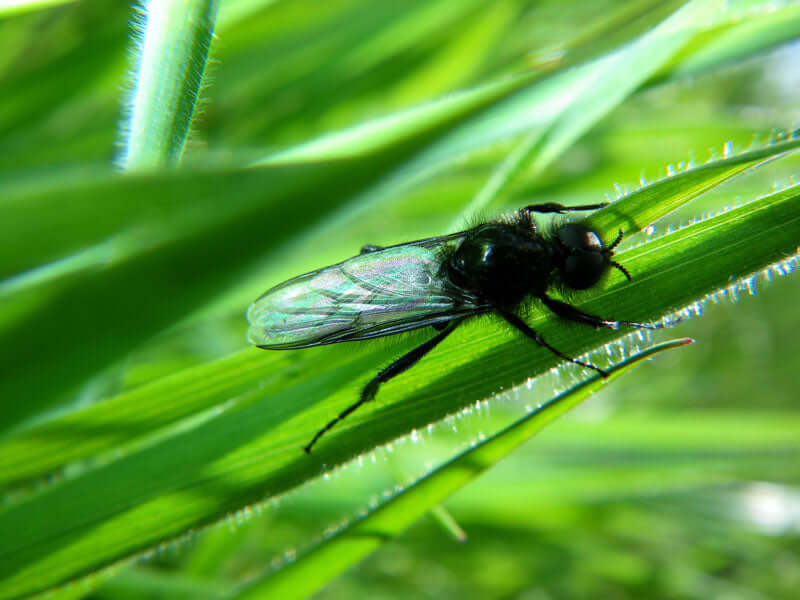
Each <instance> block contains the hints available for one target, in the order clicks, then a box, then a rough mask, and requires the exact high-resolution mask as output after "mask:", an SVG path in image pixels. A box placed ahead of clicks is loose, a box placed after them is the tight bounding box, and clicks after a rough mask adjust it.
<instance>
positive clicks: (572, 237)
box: [558, 223, 604, 251]
mask: <svg viewBox="0 0 800 600" xmlns="http://www.w3.org/2000/svg"><path fill="white" fill-rule="evenodd" d="M558 239H559V240H560V241H561V243H562V244H564V245H565V246H566V247H567V248H569V249H570V250H596V251H602V250H603V248H604V246H603V242H602V240H601V239H600V236H598V235H597V234H596V233H595V232H594V231H592V230H591V229H589V228H587V227H584V226H583V225H576V224H572V223H568V224H567V225H564V226H563V227H561V228H560V229H559V230H558Z"/></svg>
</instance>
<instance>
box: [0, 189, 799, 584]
mask: <svg viewBox="0 0 800 600" xmlns="http://www.w3.org/2000/svg"><path fill="white" fill-rule="evenodd" d="M799 202H800V192H799V191H798V188H797V187H793V188H787V189H785V190H783V191H781V192H776V193H773V194H770V195H768V196H765V197H763V198H760V199H758V200H755V201H753V202H750V203H749V204H746V205H744V206H741V207H739V208H737V209H733V210H730V211H728V212H726V213H723V214H721V215H718V216H716V217H714V218H711V219H709V220H707V221H703V222H701V223H697V224H695V225H693V226H690V227H686V228H684V229H681V230H678V231H676V232H673V233H671V234H669V235H666V236H664V237H663V238H660V239H658V240H655V241H653V242H651V243H649V244H646V245H643V246H640V247H638V248H634V249H632V250H629V251H626V252H623V253H620V254H619V255H618V260H619V261H620V262H622V263H623V264H624V265H625V266H626V268H627V269H628V270H629V271H630V273H631V275H632V276H633V281H632V282H630V283H628V282H626V281H625V280H624V278H623V276H622V275H621V274H614V275H612V277H611V279H610V280H609V284H608V286H607V287H605V288H604V289H599V290H598V291H597V292H596V293H592V294H591V295H590V294H587V297H586V299H585V301H583V302H580V303H579V306H581V307H582V308H584V309H586V310H588V311H590V312H593V313H596V314H603V315H606V314H608V315H613V316H619V315H621V316H625V317H626V318H633V319H635V320H639V321H646V320H650V319H658V318H660V317H661V316H663V315H664V314H665V313H668V312H669V311H671V310H675V309H678V308H680V307H682V306H686V305H687V304H689V303H691V302H693V301H695V300H696V299H697V298H699V297H702V296H703V295H704V294H707V293H711V292H714V291H715V290H718V289H720V288H722V287H726V286H728V285H729V284H730V280H731V278H736V277H741V276H745V275H748V274H749V273H752V272H754V271H757V270H759V269H762V268H764V267H766V266H767V265H770V264H771V263H773V262H775V261H779V260H783V259H784V258H785V257H786V256H793V255H794V253H795V252H796V249H797V239H798V238H800V216H798V215H800V213H799V212H798V210H797V206H798V203H799ZM529 322H530V323H531V325H532V326H533V327H535V328H536V329H537V330H538V331H540V332H541V333H542V335H544V336H545V337H546V339H548V341H551V343H552V344H554V345H555V346H556V347H558V348H559V349H562V351H564V352H566V353H569V354H570V355H573V356H576V355H579V354H581V353H582V352H585V351H586V350H588V349H591V348H596V347H598V346H600V345H602V344H604V343H607V342H608V341H610V340H612V339H614V338H615V337H618V336H620V335H622V334H623V333H624V332H620V331H617V332H614V331H600V332H591V331H580V332H578V331H574V330H572V329H566V328H564V327H563V326H562V325H561V324H560V323H559V322H557V321H556V320H555V319H553V318H551V317H548V316H546V315H544V314H541V313H538V314H535V315H531V317H530V318H529ZM409 343H410V342H409V341H406V342H404V343H400V344H398V348H384V349H382V350H381V351H379V352H377V351H375V348H374V347H373V348H366V349H362V348H357V349H356V348H354V349H353V352H349V351H348V352H345V353H343V352H338V351H337V348H327V349H319V350H314V351H313V352H308V353H306V354H307V355H308V356H307V357H306V358H303V357H302V355H298V356H292V357H287V358H286V360H291V363H290V366H289V365H287V364H286V363H282V362H277V363H275V365H274V366H275V367H276V369H275V370H274V371H272V370H270V369H269V368H268V367H267V361H269V360H271V357H270V355H269V354H267V353H264V358H263V360H264V361H265V371H264V381H265V383H266V387H265V389H264V390H259V389H257V388H256V389H253V390H251V391H250V392H248V393H247V395H246V396H245V399H246V401H245V402H243V403H242V404H241V406H238V407H237V406H236V405H235V404H234V405H233V406H232V407H230V408H229V409H228V410H226V411H224V412H222V413H221V414H219V415H217V416H215V417H214V418H212V419H210V420H204V421H202V422H201V423H199V424H198V425H197V426H196V427H193V428H189V429H186V430H182V429H181V430H177V431H175V432H169V433H171V435H169V436H167V437H165V438H164V439H156V440H154V441H153V443H152V444H149V445H147V446H145V447H143V448H139V449H136V448H133V449H131V451H130V452H129V453H127V454H125V455H124V456H122V457H120V458H118V459H116V460H113V461H112V462H109V463H107V464H104V465H101V466H99V467H98V468H95V469H88V470H86V471H84V472H82V473H80V474H79V475H78V476H76V477H75V478H70V479H68V480H67V481H64V482H62V483H60V484H58V485H55V486H52V487H49V488H47V489H44V490H42V491H41V492H39V493H37V494H34V495H30V496H22V497H20V498H19V501H18V502H16V503H14V504H11V505H9V506H6V507H5V508H4V509H3V510H2V512H0V580H1V581H2V583H1V584H0V597H3V598H5V597H9V596H14V595H17V594H23V593H32V592H34V591H36V590H43V589H47V588H49V587H51V586H52V585H55V584H57V583H59V582H64V581H67V580H69V579H72V578H74V577H76V576H78V575H79V574H81V573H84V572H87V571H92V570H96V569H98V568H102V567H103V566H106V565H108V564H111V563H113V562H115V561H117V560H120V559H122V558H125V557H127V556H131V555H132V554H135V553H136V552H139V551H143V550H145V549H146V548H149V547H151V546H153V545H154V544H156V543H158V542H159V541H161V540H164V539H167V538H170V537H173V536H177V535H179V534H181V533H182V532H184V531H186V530H187V529H189V528H193V527H197V526H200V525H202V524H205V523H210V522H213V521H215V520H217V519H219V518H221V517H222V516H223V515H225V514H226V513H227V512H228V511H230V510H232V509H235V508H238V507H241V506H245V505H248V504H252V503H255V502H260V501H262V500H263V499H264V498H265V497H271V496H274V495H278V494H281V493H282V492H284V491H286V490H288V489H291V488H293V487H296V486H297V485H300V484H301V483H303V482H304V481H307V480H309V479H312V478H314V477H316V476H318V475H319V473H320V470H321V468H323V465H335V464H339V463H341V462H342V461H344V460H347V459H348V458H350V457H352V456H353V455H355V454H357V453H360V452H364V451H366V450H368V449H370V448H373V447H374V446H375V445H376V444H380V443H383V442H386V441H389V440H392V439H394V438H396V437H397V436H400V435H402V434H404V433H407V432H408V431H410V430H411V429H413V428H415V427H422V426H425V425H427V424H428V423H431V422H433V421H436V420H439V419H441V418H443V417H444V416H446V415H447V414H451V413H453V412H455V411H457V410H459V409H460V408H462V407H463V406H465V405H467V404H470V403H471V402H473V401H475V400H476V399H483V398H487V397H489V396H490V395H491V394H492V393H494V392H496V391H497V390H498V389H500V388H503V387H509V386H512V385H513V384H515V383H519V382H520V381H523V380H525V379H526V378H527V377H529V376H531V375H535V374H538V373H543V372H544V371H546V370H548V369H550V368H552V367H553V366H554V365H555V362H556V361H555V359H554V357H553V356H552V355H551V354H550V353H546V352H541V351H540V350H539V349H537V348H535V347H533V346H532V345H531V344H529V343H528V342H527V341H526V340H524V339H520V337H518V336H514V335H510V334H509V332H508V331H507V330H506V329H505V328H503V327H500V326H497V325H492V324H491V323H485V324H483V325H481V324H476V325H472V326H467V327H465V330H464V332H463V333H459V332H456V333H455V334H453V340H452V342H450V341H448V342H446V343H445V344H444V345H443V346H442V348H441V349H437V352H436V353H435V354H433V355H431V356H430V357H429V358H428V359H426V360H425V361H422V363H420V364H419V365H418V366H417V368H416V369H415V370H413V371H412V372H410V373H409V374H407V376H406V377H405V378H404V380H403V385H397V386H392V385H387V386H386V389H385V390H381V398H380V401H379V402H377V403H376V404H375V405H372V406H368V407H367V406H365V407H364V408H363V409H362V411H359V412H358V413H357V414H355V415H353V416H352V417H351V418H350V419H348V421H347V422H345V423H344V424H342V426H341V427H340V428H339V429H338V430H337V431H335V432H332V433H331V435H330V436H329V438H328V439H326V440H323V442H321V444H320V445H319V446H318V447H317V448H316V449H315V451H314V453H313V454H312V455H311V456H310V457H309V456H307V455H305V454H304V453H303V452H302V446H303V445H304V444H305V443H307V442H308V440H309V439H310V438H311V436H312V435H313V434H314V433H315V432H316V431H317V430H318V429H319V427H320V423H324V422H326V420H327V419H329V418H330V415H331V414H337V413H338V412H339V411H340V410H341V409H342V408H343V407H344V406H347V405H349V404H350V403H351V402H352V398H354V397H355V396H356V394H357V392H358V390H359V388H360V387H361V386H362V385H363V384H364V382H365V380H366V379H367V378H369V377H371V375H372V372H374V370H375V369H377V368H379V366H380V365H381V364H383V363H385V362H386V361H388V359H389V358H390V357H391V356H395V355H397V354H398V353H399V352H400V349H401V347H403V346H408V344H409ZM368 350H370V351H368ZM252 352H254V353H258V352H259V351H258V350H255V349H254V350H252ZM243 356H244V355H243ZM234 364H235V363H227V364H226V365H225V367H226V368H227V369H231V368H233V365H234ZM210 368H211V367H210ZM211 372H212V371H209V374H210V373H211ZM489 372H490V373H491V374H492V375H491V377H487V376H486V374H487V373H489ZM197 375H198V376H202V375H201V374H200V373H199V372H198V373H197ZM230 384H233V385H236V386H237V387H238V382H236V378H235V377H233V378H232V379H231V380H230V381H229V383H228V385H230ZM176 392H177V390H176ZM218 394H219V395H218V398H219V399H220V400H223V399H226V398H230V395H228V394H226V390H225V385H224V381H223V386H222V387H220V389H219V391H218ZM159 400H160V401H161V402H165V403H166V402H169V399H168V397H161V398H160V399H159ZM131 414H132V413H131ZM119 425H120V426H121V427H122V426H123V424H122V423H120V424H119ZM64 433H65V434H67V433H68V431H66V430H65V431H64ZM72 439H74V438H70V440H69V441H72ZM65 441H66V438H65ZM120 481H124V482H125V485H124V486H120V485H118V482H120ZM20 523H25V524H26V526H25V527H24V528H20V527H19V524H20Z"/></svg>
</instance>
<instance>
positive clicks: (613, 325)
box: [539, 294, 665, 329]
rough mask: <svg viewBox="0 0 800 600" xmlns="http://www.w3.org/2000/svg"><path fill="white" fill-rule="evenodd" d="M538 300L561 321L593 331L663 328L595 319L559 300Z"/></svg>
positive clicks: (546, 298)
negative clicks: (623, 327)
mask: <svg viewBox="0 0 800 600" xmlns="http://www.w3.org/2000/svg"><path fill="white" fill-rule="evenodd" d="M539 300H541V301H542V304H544V305H545V306H546V307H547V308H549V309H550V310H551V311H552V312H553V313H555V314H556V315H557V316H559V317H561V318H562V319H566V320H567V321H573V322H574V323H583V324H584V325H591V326H592V327H594V328H595V329H600V328H601V327H608V328H609V329H619V328H620V327H621V326H623V325H624V326H626V327H635V328H637V329H662V328H663V327H665V325H663V324H652V323H635V322H633V321H612V320H610V319H603V318H601V317H596V316H595V315H590V314H589V313H585V312H583V311H582V310H580V309H577V308H575V307H574V306H572V305H571V304H567V303H566V302H562V301H561V300H556V299H555V298H551V297H550V296H548V295H546V294H544V295H542V296H539Z"/></svg>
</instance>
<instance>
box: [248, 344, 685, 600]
mask: <svg viewBox="0 0 800 600" xmlns="http://www.w3.org/2000/svg"><path fill="white" fill-rule="evenodd" d="M691 342H692V340H688V339H682V340H673V341H671V342H665V343H663V344H658V345H655V346H653V347H651V348H648V349H647V350H645V351H644V352H640V353H638V354H635V355H634V356H632V357H630V358H628V359H627V360H625V361H623V362H621V363H619V364H617V365H614V366H613V367H612V368H611V369H609V375H610V376H609V378H608V380H606V381H604V380H603V379H602V378H601V377H600V376H599V375H597V374H595V375H594V376H592V377H590V378H589V379H587V380H586V381H584V382H582V383H580V384H578V385H576V386H574V387H572V388H571V389H569V390H567V391H566V392H564V393H562V394H559V395H558V396H556V397H555V398H553V399H552V400H550V401H548V402H545V403H544V404H542V405H541V406H540V407H539V408H537V409H536V410H534V411H533V412H531V413H529V414H528V415H526V416H525V417H523V418H522V419H520V420H519V421H517V422H516V423H513V424H512V425H510V426H508V427H506V428H505V429H503V430H502V431H500V432H498V433H496V434H494V435H492V436H491V437H489V438H488V439H486V440H483V441H481V442H480V443H478V444H477V445H476V446H475V447H473V448H470V449H469V450H466V451H464V452H462V453H461V454H460V455H458V456H456V457H454V458H453V459H451V460H449V461H448V462H447V463H445V464H444V465H442V466H441V467H438V468H437V469H436V470H434V471H432V472H431V473H429V474H428V475H425V476H424V477H422V478H421V479H419V480H417V481H416V482H414V483H413V484H411V485H410V486H408V487H406V488H405V489H403V490H402V491H400V492H398V493H397V494H395V495H394V496H393V497H392V498H390V499H389V500H387V501H386V502H384V503H383V504H381V505H380V506H378V507H377V508H375V509H372V510H371V511H370V512H369V513H368V514H367V515H365V516H364V517H362V518H359V519H358V520H357V521H355V522H353V523H351V524H350V525H348V526H347V527H345V528H344V529H342V530H340V531H338V532H337V533H336V534H334V535H333V536H331V537H329V538H328V539H326V540H325V541H324V542H322V543H320V544H319V545H317V546H315V547H314V548H312V549H311V550H309V551H308V552H307V553H302V554H301V555H300V556H299V558H298V559H297V561H296V562H292V563H290V564H287V565H285V566H284V567H283V568H281V569H280V570H278V571H277V572H276V573H273V574H271V575H269V576H267V577H266V578H264V579H263V580H261V581H257V582H254V583H252V584H249V585H248V586H247V588H246V589H245V590H243V591H242V593H241V594H237V595H236V596H235V598H236V599H237V600H255V599H256V598H278V597H279V598H306V597H308V596H310V595H311V594H313V593H314V592H316V591H317V590H319V589H321V588H322V587H323V586H325V585H326V584H327V583H329V582H330V581H331V580H332V579H334V578H335V577H337V576H338V575H340V574H341V573H342V572H344V571H345V570H346V569H348V568H349V567H351V566H353V565H354V564H356V563H357V562H359V561H361V560H362V559H363V558H365V557H366V556H367V555H368V554H370V553H372V552H374V551H375V550H377V549H378V548H379V547H380V546H381V545H383V544H385V543H386V542H389V541H391V540H392V539H394V538H395V537H397V535H399V534H400V533H401V532H402V531H404V530H405V529H406V528H407V527H409V526H410V525H411V524H413V523H414V522H415V521H417V520H418V519H419V518H421V517H422V516H423V515H425V514H426V513H427V512H428V511H430V510H433V509H434V508H435V507H436V506H437V505H438V504H439V503H441V502H443V501H444V500H446V499H447V498H448V497H449V496H450V495H451V494H453V493H454V492H456V491H457V490H458V489H460V488H461V487H463V486H464V485H466V484H467V483H469V482H470V481H472V480H473V479H475V478H477V477H478V476H480V475H481V474H482V473H483V472H484V471H486V470H487V469H489V468H490V467H492V466H493V465H494V464H496V463H497V462H499V461H500V460H502V459H503V458H505V457H506V456H507V455H508V454H510V453H511V452H512V451H514V450H515V449H516V448H517V447H518V446H520V445H521V444H522V443H524V442H526V441H527V440H529V439H530V438H531V437H533V436H534V435H536V434H537V433H538V432H539V431H540V430H542V429H543V428H544V427H546V426H547V425H548V424H549V423H551V422H552V421H553V420H555V419H557V418H558V417H559V416H561V415H562V414H564V413H565V412H567V411H568V410H570V409H572V408H574V407H575V406H577V405H579V404H580V403H581V402H583V401H584V400H586V399H587V398H588V397H589V396H591V395H592V394H593V393H594V392H596V391H598V390H600V389H601V388H603V387H605V386H606V385H608V384H609V383H611V382H612V381H614V380H615V379H618V378H619V377H620V376H622V375H624V374H625V373H627V372H628V371H630V370H632V369H633V368H634V367H636V366H637V365H639V364H640V363H641V362H642V361H644V360H647V359H648V358H651V357H653V356H655V355H657V354H659V353H661V352H664V351H665V350H670V349H672V348H678V347H680V346H685V345H686V344H689V343H691Z"/></svg>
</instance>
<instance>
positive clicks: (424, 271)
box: [247, 203, 654, 452]
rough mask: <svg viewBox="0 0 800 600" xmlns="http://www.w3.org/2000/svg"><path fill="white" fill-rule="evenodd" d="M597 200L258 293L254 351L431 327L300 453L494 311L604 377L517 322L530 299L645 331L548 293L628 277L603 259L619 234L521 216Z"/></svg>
mask: <svg viewBox="0 0 800 600" xmlns="http://www.w3.org/2000/svg"><path fill="white" fill-rule="evenodd" d="M603 206H605V205H604V204H594V205H588V206H572V207H567V206H562V205H560V204H555V203H547V204H535V205H532V206H527V207H525V208H523V209H521V210H519V211H518V212H517V213H516V214H515V215H514V216H513V217H509V218H505V219H502V220H498V221H495V222H491V223H485V224H482V225H477V226H476V227H472V228H471V229H467V230H466V231H462V232H460V233H455V234H452V235H446V236H441V237H435V238H428V239H424V240H418V241H414V242H408V243H406V244H399V245H396V246H388V247H386V248H381V247H377V246H365V247H364V248H363V249H362V251H361V254H360V255H358V256H355V257H353V258H350V259H348V260H346V261H344V262H341V263H339V264H337V265H333V266H331V267H326V268H324V269H320V270H319V271H313V272H311V273H306V274H305V275H300V276H299V277H295V278H294V279H290V280H289V281H286V282H284V283H282V284H280V285H278V286H276V287H274V288H272V289H271V290H269V291H267V292H266V293H265V294H263V295H262V296H261V297H260V298H259V299H258V300H256V301H255V302H254V303H253V304H252V305H251V306H250V308H249V309H248V311H247V319H248V321H249V322H250V329H249V331H248V339H249V340H250V342H251V343H252V344H254V345H256V346H258V347H259V348H265V349H292V348H307V347H309V346H319V345H322V344H334V343H337V342H345V341H354V340H366V339H370V338H376V337H382V336H387V335H393V334H396V333H401V332H404V331H410V330H412V329H418V328H421V327H427V326H431V327H433V328H434V329H435V330H436V331H437V332H438V333H437V334H436V335H435V336H434V337H432V338H431V339H430V340H428V341H427V342H425V343H424V344H422V345H420V346H418V347H416V348H414V349H413V350H411V351H410V352H408V353H407V354H404V355H403V356H401V357H400V358H398V359H397V360H395V361H394V362H393V363H391V364H390V365H389V366H387V367H386V368H385V369H383V370H381V371H380V372H379V373H378V374H377V375H376V376H375V377H374V378H373V379H372V380H371V381H370V382H369V383H367V385H366V386H365V387H364V389H363V390H362V391H361V396H360V398H359V399H358V401H357V402H355V403H353V404H352V405H350V406H348V407H347V408H346V409H345V410H344V411H342V412H341V414H339V415H338V416H337V417H336V418H335V419H333V420H331V421H330V422H329V423H328V424H327V425H325V427H323V428H322V429H320V430H319V431H318V432H317V434H316V435H315V436H314V437H313V438H312V439H311V441H310V442H309V443H308V445H306V446H305V448H304V449H305V451H306V452H311V448H312V447H313V446H314V444H315V443H316V442H317V440H319V438H320V437H321V436H322V435H324V434H325V433H326V432H327V431H329V430H330V429H331V428H332V427H333V426H334V425H336V423H338V422H339V421H341V420H342V419H344V418H345V417H347V416H348V415H349V414H350V413H352V412H353V411H355V410H356V409H357V408H358V407H359V406H361V405H362V404H364V403H366V402H369V401H370V400H372V399H373V398H375V394H376V393H377V392H378V388H379V387H380V385H381V384H382V383H386V382H387V381H389V380H390V379H392V378H393V377H396V376H397V375H400V374H401V373H403V372H404V371H406V370H407V369H409V368H411V367H412V366H414V365H415V364H416V363H417V362H418V361H419V360H420V359H421V358H422V357H423V356H425V355H426V354H427V353H428V352H430V351H431V350H433V349H434V348H435V347H436V346H437V345H438V344H440V343H441V342H442V340H444V339H445V338H446V337H447V336H448V335H450V334H451V333H452V332H453V330H455V329H456V327H458V326H459V325H460V324H461V323H463V322H464V320H465V319H467V318H469V317H472V316H475V315H480V314H484V313H488V312H495V313H496V314H498V315H499V316H500V317H502V318H503V319H504V320H505V321H506V322H507V323H508V324H509V325H511V326H512V327H514V328H515V329H516V330H518V331H519V332H521V333H522V334H524V335H526V336H527V337H529V338H531V339H532V340H533V341H534V342H536V343H537V344H539V345H540V346H543V347H545V348H547V349H548V350H550V352H552V353H553V354H555V355H556V356H558V357H559V358H561V359H563V360H565V361H568V362H571V363H574V364H577V365H580V366H582V367H586V368H589V369H593V370H595V371H597V372H598V373H600V374H601V375H602V376H604V377H605V376H607V373H606V372H605V371H603V370H602V369H600V368H599V367H596V366H594V365H592V364H589V363H585V362H582V361H580V360H577V359H575V358H572V357H570V356H567V355H566V354H564V353H563V352H560V351H559V350H558V349H556V348H554V347H553V346H551V345H550V344H549V343H547V341H545V339H544V338H543V337H542V336H541V335H539V333H537V332H536V331H535V330H533V329H532V328H531V327H530V326H528V325H527V323H525V321H524V320H523V319H522V318H521V317H520V316H519V314H518V312H519V311H518V309H519V307H520V306H521V305H522V304H523V303H524V302H525V301H526V300H528V299H531V298H533V299H536V300H538V301H539V302H540V303H541V304H542V305H543V306H545V307H546V308H547V309H549V310H550V311H552V312H553V313H555V314H556V315H557V316H559V317H561V318H562V319H566V320H568V321H574V322H575V323H583V324H585V325H591V326H592V327H595V328H600V327H610V328H614V329H616V328H617V327H619V326H621V325H625V326H629V327H645V328H653V327H654V326H653V325H646V324H642V323H633V322H630V321H614V320H609V319H604V318H601V317H598V316H595V315H590V314H588V313H585V312H583V311H581V310H579V309H578V308H576V307H574V306H572V305H570V304H568V303H566V302H563V301H561V300H557V299H556V298H553V297H552V296H550V295H549V293H550V291H551V290H561V291H564V292H570V291H573V290H585V289H588V288H591V287H593V286H594V285H596V284H597V283H598V282H599V281H600V280H601V279H602V277H603V276H604V275H605V274H606V272H607V271H608V270H609V269H610V268H615V269H618V270H619V271H621V272H622V273H623V275H625V277H627V278H628V280H630V278H631V277H630V275H629V274H628V272H627V271H626V270H625V268H624V267H623V266H622V265H620V264H618V263H616V262H615V261H614V260H613V259H612V257H613V255H614V248H616V246H617V244H619V242H620V241H621V239H622V231H620V232H619V235H618V236H617V238H616V239H615V240H614V241H613V242H612V243H611V244H609V245H605V244H604V243H603V241H602V240H601V239H600V236H599V235H598V233H597V232H596V231H593V230H592V229H591V228H590V227H587V226H586V225H582V224H578V223H566V224H563V225H560V226H558V227H557V228H556V229H555V230H554V231H553V232H552V233H544V232H541V231H540V230H539V228H538V227H537V225H536V223H535V221H534V220H533V217H532V216H531V213H534V212H535V213H558V214H563V213H566V212H568V211H583V210H594V209H598V208H602V207H603Z"/></svg>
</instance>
